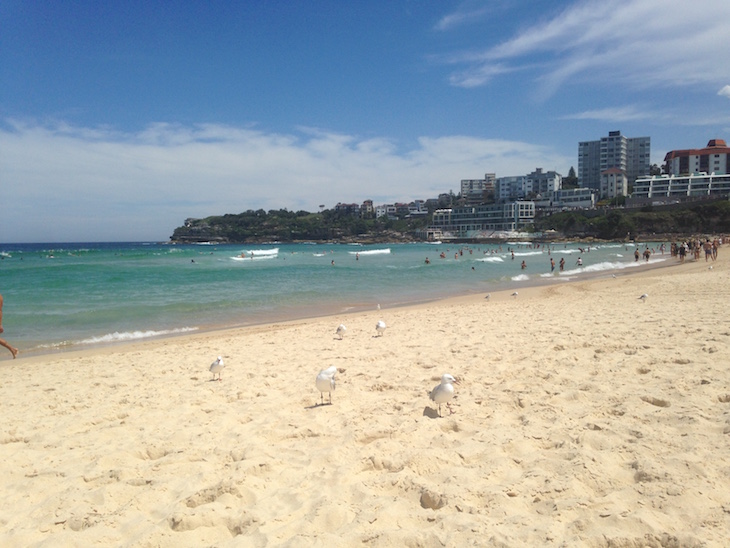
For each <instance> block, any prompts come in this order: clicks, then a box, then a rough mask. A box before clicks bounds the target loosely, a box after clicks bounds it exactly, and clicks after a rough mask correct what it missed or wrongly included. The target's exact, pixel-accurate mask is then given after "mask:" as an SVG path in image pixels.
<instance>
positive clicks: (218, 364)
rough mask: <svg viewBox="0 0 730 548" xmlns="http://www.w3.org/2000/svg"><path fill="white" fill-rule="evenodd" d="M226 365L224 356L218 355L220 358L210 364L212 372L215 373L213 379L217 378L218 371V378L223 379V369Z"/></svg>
mask: <svg viewBox="0 0 730 548" xmlns="http://www.w3.org/2000/svg"><path fill="white" fill-rule="evenodd" d="M225 366H226V365H225V364H224V363H223V358H221V357H220V356H218V359H217V360H216V361H214V362H213V363H211V364H210V372H211V373H213V380H215V376H216V373H217V374H218V380H221V371H223V368H224V367H225Z"/></svg>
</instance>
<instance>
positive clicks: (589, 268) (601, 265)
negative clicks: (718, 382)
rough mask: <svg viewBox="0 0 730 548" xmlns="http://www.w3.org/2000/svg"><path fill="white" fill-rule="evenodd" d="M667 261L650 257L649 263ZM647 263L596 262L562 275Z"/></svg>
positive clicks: (621, 268)
mask: <svg viewBox="0 0 730 548" xmlns="http://www.w3.org/2000/svg"><path fill="white" fill-rule="evenodd" d="M664 261H666V259H650V260H649V264H657V263H663V262H664ZM645 264H647V262H646V261H641V262H638V261H635V262H633V263H614V262H610V261H607V262H603V263H596V264H591V265H587V266H583V267H582V268H574V269H572V270H565V271H564V272H561V273H560V275H561V276H570V275H571V274H581V273H585V272H608V271H611V270H624V269H626V268H636V267H640V266H643V265H645Z"/></svg>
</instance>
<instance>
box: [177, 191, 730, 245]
mask: <svg viewBox="0 0 730 548" xmlns="http://www.w3.org/2000/svg"><path fill="white" fill-rule="evenodd" d="M430 221H431V217H430V215H429V216H427V217H426V216H424V217H421V218H405V219H400V220H392V219H386V218H380V219H361V218H359V217H355V216H352V215H349V214H347V213H342V212H336V211H334V210H324V211H322V212H321V213H309V212H307V211H297V212H293V211H288V210H286V209H280V210H278V211H277V210H271V211H268V212H266V211H264V210H263V209H259V210H258V211H253V210H248V211H245V212H243V213H239V214H235V215H234V214H226V215H220V216H212V217H206V218H205V219H187V220H186V221H185V224H184V225H183V226H180V227H178V228H176V229H175V231H174V232H173V235H172V236H171V237H170V240H171V241H173V242H177V243H195V242H220V243H261V242H272V241H277V242H308V241H312V242H322V241H328V242H331V241H338V242H361V243H381V242H410V241H416V240H418V239H419V238H416V236H415V231H416V230H418V229H422V228H425V227H427V226H429V225H430ZM523 230H525V231H527V232H534V233H536V235H537V234H544V235H547V234H550V235H551V237H552V238H556V239H578V238H595V239H601V240H625V239H647V238H649V239H651V238H656V237H662V239H676V238H681V237H683V236H688V235H693V234H726V233H730V202H729V201H728V200H715V201H703V202H695V203H688V204H672V205H666V206H644V207H642V208H634V209H624V208H614V209H604V208H600V209H595V210H573V211H564V212H560V213H553V214H551V215H545V214H541V215H539V216H538V217H537V218H536V219H535V223H534V225H528V226H526V227H524V228H523Z"/></svg>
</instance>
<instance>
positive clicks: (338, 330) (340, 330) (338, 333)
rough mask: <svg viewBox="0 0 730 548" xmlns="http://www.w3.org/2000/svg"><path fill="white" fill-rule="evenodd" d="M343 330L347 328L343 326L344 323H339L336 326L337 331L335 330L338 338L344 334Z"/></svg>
mask: <svg viewBox="0 0 730 548" xmlns="http://www.w3.org/2000/svg"><path fill="white" fill-rule="evenodd" d="M345 331H347V328H346V327H345V324H344V323H341V324H340V325H338V326H337V331H335V335H339V336H340V340H342V337H343V335H344V334H345Z"/></svg>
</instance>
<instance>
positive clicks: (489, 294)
mask: <svg viewBox="0 0 730 548" xmlns="http://www.w3.org/2000/svg"><path fill="white" fill-rule="evenodd" d="M491 297H492V294H491V293H487V296H486V297H484V298H485V299H487V300H489V299H490V298H491Z"/></svg>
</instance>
